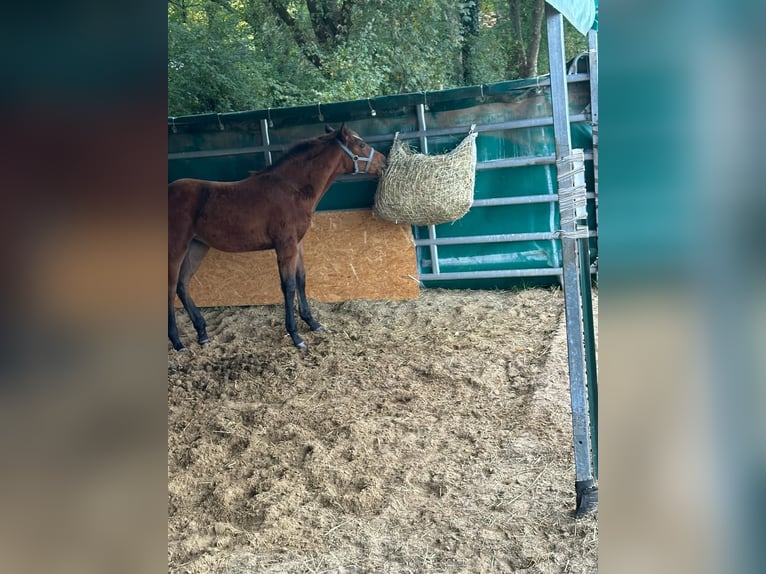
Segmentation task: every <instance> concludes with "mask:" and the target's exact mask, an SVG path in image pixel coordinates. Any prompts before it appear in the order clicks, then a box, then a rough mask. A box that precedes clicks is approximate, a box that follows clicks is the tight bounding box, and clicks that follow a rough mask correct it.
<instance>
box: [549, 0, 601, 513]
mask: <svg viewBox="0 0 766 574" xmlns="http://www.w3.org/2000/svg"><path fill="white" fill-rule="evenodd" d="M545 16H546V23H547V28H548V53H549V59H550V68H551V69H550V72H551V99H552V103H553V130H554V137H555V140H556V159H557V160H560V159H562V158H565V157H568V156H569V155H570V154H571V151H572V144H571V141H572V138H571V132H570V128H569V91H568V89H567V82H566V62H565V61H564V19H563V16H562V15H561V13H560V12H558V11H557V10H556V9H555V8H553V7H551V6H550V5H549V4H547V3H546V5H545ZM568 179H569V180H570V181H566V180H564V181H560V182H559V185H560V186H561V187H566V186H571V185H572V184H573V182H572V181H571V178H568ZM568 219H569V221H568V222H567V223H565V224H562V231H564V232H570V233H572V234H574V232H575V230H576V222H575V220H574V219H571V218H568ZM564 226H566V229H565V228H564ZM577 243H578V240H577V239H575V238H574V237H567V236H566V234H565V235H564V236H562V238H561V256H562V259H563V283H564V302H565V312H566V328H567V349H568V358H569V393H570V399H571V404H572V434H573V438H574V459H575V491H576V495H577V511H576V512H577V514H578V515H579V514H582V513H584V512H586V511H587V510H590V509H591V508H592V507H593V506H595V504H596V501H597V493H598V491H597V490H596V487H595V485H594V481H593V472H592V469H591V438H590V425H589V420H588V399H587V394H588V393H587V387H586V379H585V358H584V349H585V347H584V337H583V322H582V307H581V305H582V293H581V290H580V276H579V275H580V273H579V255H578V245H577Z"/></svg>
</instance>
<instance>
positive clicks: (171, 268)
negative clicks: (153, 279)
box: [168, 251, 184, 351]
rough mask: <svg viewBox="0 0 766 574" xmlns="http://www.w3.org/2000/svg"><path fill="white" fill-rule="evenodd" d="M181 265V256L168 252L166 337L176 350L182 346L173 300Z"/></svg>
mask: <svg viewBox="0 0 766 574" xmlns="http://www.w3.org/2000/svg"><path fill="white" fill-rule="evenodd" d="M180 267H181V256H180V255H178V256H175V257H174V255H173V253H172V251H171V252H169V253H168V338H169V339H170V342H171V343H172V344H173V348H174V349H175V350H176V351H180V350H181V349H183V348H184V345H183V343H182V342H181V339H180V337H179V336H178V325H177V324H176V310H175V309H174V307H173V303H174V302H175V297H176V295H175V291H176V286H177V284H178V274H179V269H180Z"/></svg>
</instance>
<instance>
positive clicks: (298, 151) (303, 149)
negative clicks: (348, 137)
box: [250, 133, 336, 173]
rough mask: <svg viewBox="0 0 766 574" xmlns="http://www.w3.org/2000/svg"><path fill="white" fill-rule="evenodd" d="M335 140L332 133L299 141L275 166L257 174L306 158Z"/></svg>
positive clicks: (334, 135) (272, 165)
mask: <svg viewBox="0 0 766 574" xmlns="http://www.w3.org/2000/svg"><path fill="white" fill-rule="evenodd" d="M335 138H336V134H335V133H330V134H324V135H321V136H319V137H315V138H311V139H306V140H303V141H299V142H298V143H296V144H295V145H294V146H292V147H291V148H289V149H288V150H287V151H286V152H285V153H283V154H282V155H281V156H280V157H279V159H277V160H276V161H275V162H274V163H273V164H271V165H270V166H267V167H265V168H264V169H263V170H261V171H260V172H257V173H265V172H269V171H272V170H274V169H277V168H278V167H280V166H281V165H283V164H285V163H287V162H289V161H290V160H292V159H294V158H296V157H298V156H304V155H308V154H310V153H311V151H312V150H313V149H315V148H317V147H319V146H320V145H324V144H326V143H327V142H330V141H332V140H333V139H335ZM250 173H256V172H250Z"/></svg>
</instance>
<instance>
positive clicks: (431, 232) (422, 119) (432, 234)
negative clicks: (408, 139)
mask: <svg viewBox="0 0 766 574" xmlns="http://www.w3.org/2000/svg"><path fill="white" fill-rule="evenodd" d="M417 114H418V129H419V130H420V131H421V132H424V131H426V107H425V104H418V105H417ZM420 152H421V153H426V154H427V153H428V138H427V137H426V136H425V135H422V136H420ZM428 238H429V239H436V226H435V225H429V226H428ZM430 248H431V273H433V274H434V275H438V274H439V273H440V271H439V249H438V248H437V247H436V245H433V244H432V245H431V246H430Z"/></svg>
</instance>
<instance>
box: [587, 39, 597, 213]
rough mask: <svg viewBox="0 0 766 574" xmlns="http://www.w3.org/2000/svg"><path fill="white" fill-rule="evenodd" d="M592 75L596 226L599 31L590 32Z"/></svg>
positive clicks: (591, 111)
mask: <svg viewBox="0 0 766 574" xmlns="http://www.w3.org/2000/svg"><path fill="white" fill-rule="evenodd" d="M588 63H589V70H588V75H589V76H590V116H591V119H590V122H591V126H592V127H593V181H594V183H593V191H594V192H595V194H596V226H598V32H597V31H596V30H590V31H589V32H588Z"/></svg>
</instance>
